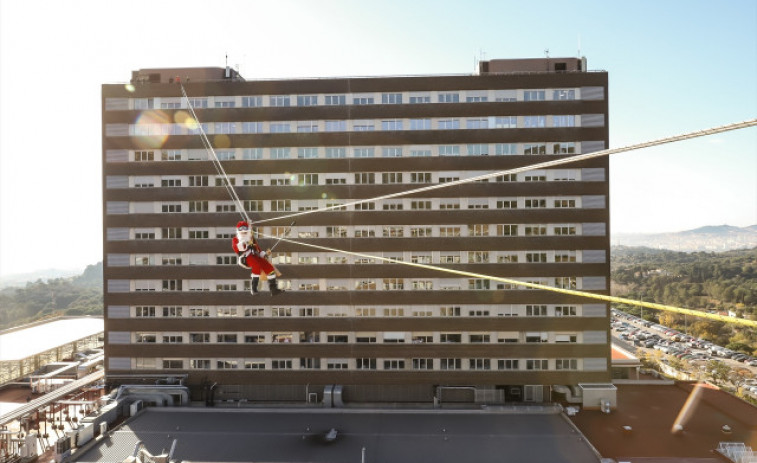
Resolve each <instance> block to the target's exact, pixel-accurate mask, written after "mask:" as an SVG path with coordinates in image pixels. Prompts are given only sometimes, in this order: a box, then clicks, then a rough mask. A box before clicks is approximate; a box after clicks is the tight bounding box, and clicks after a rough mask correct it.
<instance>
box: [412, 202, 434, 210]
mask: <svg viewBox="0 0 757 463" xmlns="http://www.w3.org/2000/svg"><path fill="white" fill-rule="evenodd" d="M410 209H411V210H414V211H419V210H431V209H432V207H431V201H410Z"/></svg>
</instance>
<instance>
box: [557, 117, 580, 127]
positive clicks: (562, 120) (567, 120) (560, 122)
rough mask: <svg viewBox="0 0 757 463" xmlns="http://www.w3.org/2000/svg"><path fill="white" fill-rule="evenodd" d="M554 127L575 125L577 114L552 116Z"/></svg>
mask: <svg viewBox="0 0 757 463" xmlns="http://www.w3.org/2000/svg"><path fill="white" fill-rule="evenodd" d="M552 126H553V127H575V126H576V116H552Z"/></svg>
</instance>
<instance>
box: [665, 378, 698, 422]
mask: <svg viewBox="0 0 757 463" xmlns="http://www.w3.org/2000/svg"><path fill="white" fill-rule="evenodd" d="M701 394H702V383H697V384H696V385H694V389H692V390H691V393H690V394H689V397H688V398H687V399H686V403H684V404H683V407H681V411H680V412H678V416H677V417H676V420H675V421H674V422H673V427H671V428H670V432H671V433H673V434H678V433H680V432H682V431H683V425H685V424H686V422H687V421H688V420H689V417H690V416H691V414H692V413H694V409H696V406H697V404H698V403H699V396H700V395H701Z"/></svg>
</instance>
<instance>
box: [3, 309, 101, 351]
mask: <svg viewBox="0 0 757 463" xmlns="http://www.w3.org/2000/svg"><path fill="white" fill-rule="evenodd" d="M103 330H104V326H103V319H102V318H96V317H79V318H64V319H58V320H54V321H51V322H48V323H40V324H36V325H31V326H28V327H22V328H21V329H17V330H7V331H3V332H0V362H6V361H10V360H21V359H24V358H27V357H31V356H33V355H36V354H39V353H42V352H45V351H48V350H50V349H54V348H56V347H59V346H62V345H64V344H69V343H71V342H74V341H76V340H79V339H82V338H86V337H88V336H92V335H95V334H97V333H102V332H103ZM32 341H33V342H32Z"/></svg>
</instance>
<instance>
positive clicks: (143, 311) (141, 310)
mask: <svg viewBox="0 0 757 463" xmlns="http://www.w3.org/2000/svg"><path fill="white" fill-rule="evenodd" d="M135 315H136V316H137V317H154V316H155V307H141V306H140V307H136V311H135Z"/></svg>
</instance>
